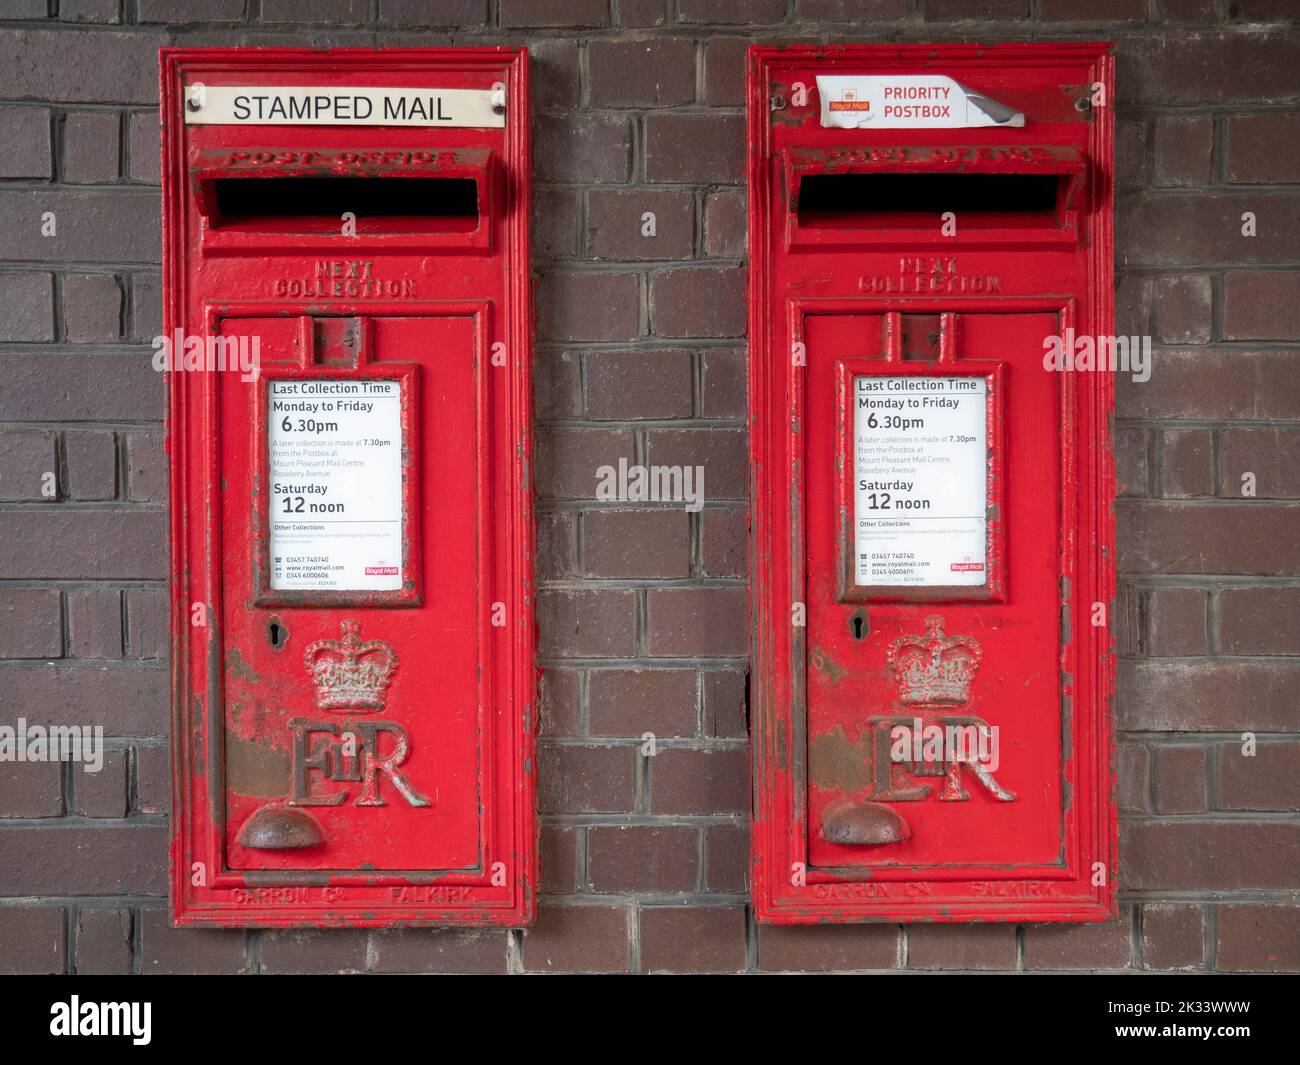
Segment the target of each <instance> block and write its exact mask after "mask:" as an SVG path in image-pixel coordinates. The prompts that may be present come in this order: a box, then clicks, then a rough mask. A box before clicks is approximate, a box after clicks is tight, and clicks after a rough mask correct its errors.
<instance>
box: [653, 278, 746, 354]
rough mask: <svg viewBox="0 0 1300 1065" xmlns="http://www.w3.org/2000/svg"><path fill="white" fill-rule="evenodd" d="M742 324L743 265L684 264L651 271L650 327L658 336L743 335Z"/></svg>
mask: <svg viewBox="0 0 1300 1065" xmlns="http://www.w3.org/2000/svg"><path fill="white" fill-rule="evenodd" d="M745 326H746V319H745V271H744V270H743V269H741V268H739V267H732V266H693V267H692V266H686V267H668V268H666V269H663V270H656V271H655V272H654V273H653V274H651V276H650V328H651V330H652V331H653V332H654V333H655V334H656V335H657V336H661V337H734V336H744V334H745Z"/></svg>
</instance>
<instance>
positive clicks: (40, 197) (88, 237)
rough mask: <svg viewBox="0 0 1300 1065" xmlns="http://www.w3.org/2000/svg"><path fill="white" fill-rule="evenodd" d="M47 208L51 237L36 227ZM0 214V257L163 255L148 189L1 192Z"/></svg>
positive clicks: (142, 259)
mask: <svg viewBox="0 0 1300 1065" xmlns="http://www.w3.org/2000/svg"><path fill="white" fill-rule="evenodd" d="M96 36H100V35H99V34H96ZM0 37H2V34H0ZM47 212H52V213H53V214H54V216H55V223H56V226H55V231H54V233H53V234H52V235H50V236H46V235H44V234H43V233H42V231H41V227H42V224H43V223H42V217H43V215H45V214H46V213H47ZM0 216H3V217H5V218H8V219H10V223H9V224H8V225H5V226H2V227H0V258H5V259H22V260H27V261H36V262H45V263H57V262H75V263H126V262H132V263H156V262H158V260H159V258H160V256H161V254H162V230H161V223H160V221H159V219H160V217H161V211H160V208H159V202H158V195H157V194H156V192H152V191H146V190H143V189H126V188H96V189H65V190H45V191H41V192H28V191H20V190H15V189H10V190H0ZM19 220H22V221H19Z"/></svg>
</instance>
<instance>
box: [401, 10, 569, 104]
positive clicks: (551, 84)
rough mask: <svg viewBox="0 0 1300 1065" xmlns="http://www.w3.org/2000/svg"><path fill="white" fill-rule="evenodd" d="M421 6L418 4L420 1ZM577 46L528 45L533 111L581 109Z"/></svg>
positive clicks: (565, 41)
mask: <svg viewBox="0 0 1300 1065" xmlns="http://www.w3.org/2000/svg"><path fill="white" fill-rule="evenodd" d="M417 2H418V0H417ZM580 65H581V64H580V63H579V61H578V42H577V40H576V39H574V38H563V37H556V38H545V39H535V40H531V41H529V42H528V66H529V77H530V78H531V80H532V91H533V108H534V109H535V110H537V111H567V110H570V109H571V108H575V107H577V106H578V95H579V85H578V68H579V67H580Z"/></svg>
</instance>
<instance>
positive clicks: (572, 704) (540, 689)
mask: <svg viewBox="0 0 1300 1065" xmlns="http://www.w3.org/2000/svg"><path fill="white" fill-rule="evenodd" d="M582 676H583V673H582V670H580V669H560V668H557V667H552V668H549V669H546V670H543V671H542V677H541V680H540V681H538V685H537V704H538V708H539V711H540V713H541V717H542V720H541V733H542V735H544V736H578V735H581V734H582V718H581V713H582Z"/></svg>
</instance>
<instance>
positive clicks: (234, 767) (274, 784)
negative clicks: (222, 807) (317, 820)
mask: <svg viewBox="0 0 1300 1065" xmlns="http://www.w3.org/2000/svg"><path fill="white" fill-rule="evenodd" d="M289 776H290V766H289V752H288V751H277V750H274V749H272V748H270V747H265V746H263V745H261V744H259V743H254V742H253V741H252V740H246V739H243V738H242V737H240V736H238V735H236V734H235V733H234V732H233V731H232V732H230V733H228V734H227V736H226V779H227V783H228V786H229V788H230V790H231V791H233V792H234V793H235V794H237V795H255V796H258V797H260V798H277V797H280V796H283V795H287V794H288V793H289Z"/></svg>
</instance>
